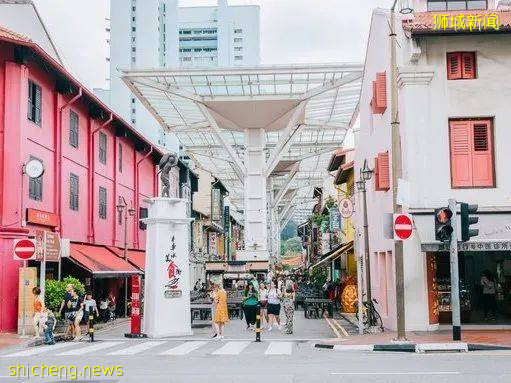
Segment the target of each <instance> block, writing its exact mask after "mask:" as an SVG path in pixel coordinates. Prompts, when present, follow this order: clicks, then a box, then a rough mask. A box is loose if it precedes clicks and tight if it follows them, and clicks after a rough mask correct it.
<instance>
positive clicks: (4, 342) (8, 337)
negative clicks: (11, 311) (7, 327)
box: [0, 332, 27, 350]
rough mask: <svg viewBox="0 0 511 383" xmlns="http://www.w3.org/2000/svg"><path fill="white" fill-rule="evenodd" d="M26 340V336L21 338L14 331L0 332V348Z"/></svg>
mask: <svg viewBox="0 0 511 383" xmlns="http://www.w3.org/2000/svg"><path fill="white" fill-rule="evenodd" d="M25 341H27V338H22V337H21V336H20V335H18V334H16V333H10V332H9V333H0V350H2V349H3V348H7V347H11V346H16V345H18V344H20V343H23V342H25Z"/></svg>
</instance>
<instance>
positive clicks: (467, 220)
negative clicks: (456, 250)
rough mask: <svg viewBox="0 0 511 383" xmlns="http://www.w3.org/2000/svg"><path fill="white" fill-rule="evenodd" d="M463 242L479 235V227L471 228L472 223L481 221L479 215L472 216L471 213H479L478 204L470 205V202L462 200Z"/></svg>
mask: <svg viewBox="0 0 511 383" xmlns="http://www.w3.org/2000/svg"><path fill="white" fill-rule="evenodd" d="M460 207H461V211H460V213H461V242H467V241H469V240H470V237H477V236H478V235H479V229H471V228H470V225H473V224H475V223H477V222H479V217H471V216H470V215H471V214H475V213H477V208H478V206H477V205H469V204H468V203H464V202H461V203H460Z"/></svg>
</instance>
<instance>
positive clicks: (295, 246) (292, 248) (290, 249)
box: [286, 237, 302, 254]
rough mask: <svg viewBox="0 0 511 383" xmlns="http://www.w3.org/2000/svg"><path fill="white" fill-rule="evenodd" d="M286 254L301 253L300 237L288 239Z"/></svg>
mask: <svg viewBox="0 0 511 383" xmlns="http://www.w3.org/2000/svg"><path fill="white" fill-rule="evenodd" d="M286 253H299V254H301V253H302V239H301V238H300V237H293V238H289V239H288V240H287V241H286Z"/></svg>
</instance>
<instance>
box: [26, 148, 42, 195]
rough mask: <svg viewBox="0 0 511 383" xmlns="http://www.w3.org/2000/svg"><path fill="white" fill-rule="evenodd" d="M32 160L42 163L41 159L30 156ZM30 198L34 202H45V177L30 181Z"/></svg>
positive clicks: (30, 179)
mask: <svg viewBox="0 0 511 383" xmlns="http://www.w3.org/2000/svg"><path fill="white" fill-rule="evenodd" d="M30 159H31V160H39V161H41V160H40V159H39V158H36V157H33V156H30ZM41 162H42V161H41ZM28 197H29V198H30V199H33V200H34V201H42V200H43V176H41V177H39V178H29V179H28Z"/></svg>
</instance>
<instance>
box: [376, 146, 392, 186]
mask: <svg viewBox="0 0 511 383" xmlns="http://www.w3.org/2000/svg"><path fill="white" fill-rule="evenodd" d="M389 170H390V169H389V152H385V153H379V154H378V178H379V179H378V186H379V190H389V189H390V171H389Z"/></svg>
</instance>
